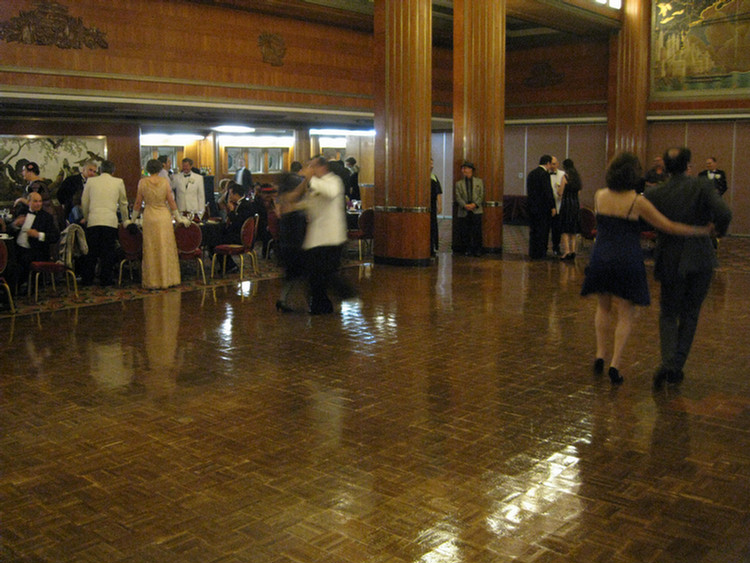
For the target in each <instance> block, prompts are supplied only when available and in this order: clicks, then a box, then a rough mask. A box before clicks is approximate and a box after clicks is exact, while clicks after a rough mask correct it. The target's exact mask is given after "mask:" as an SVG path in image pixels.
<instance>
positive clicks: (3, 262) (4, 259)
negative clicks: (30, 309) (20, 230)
mask: <svg viewBox="0 0 750 563" xmlns="http://www.w3.org/2000/svg"><path fill="white" fill-rule="evenodd" d="M7 265H8V247H6V246H5V241H4V240H0V287H2V288H3V289H4V290H5V293H7V294H8V304H9V305H10V312H11V313H15V312H16V308H15V306H14V305H13V295H12V294H11V292H10V286H9V285H8V282H6V281H5V278H4V277H3V272H4V271H5V267H6V266H7Z"/></svg>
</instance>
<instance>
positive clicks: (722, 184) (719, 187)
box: [698, 168, 728, 195]
mask: <svg viewBox="0 0 750 563" xmlns="http://www.w3.org/2000/svg"><path fill="white" fill-rule="evenodd" d="M698 176H703V177H704V178H708V170H704V171H703V172H701V173H700V174H698ZM714 187H715V188H716V191H717V192H719V195H724V193H725V192H726V191H727V188H728V186H727V173H726V172H724V171H723V170H719V169H718V168H717V169H716V170H714Z"/></svg>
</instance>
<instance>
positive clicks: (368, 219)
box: [357, 208, 375, 238]
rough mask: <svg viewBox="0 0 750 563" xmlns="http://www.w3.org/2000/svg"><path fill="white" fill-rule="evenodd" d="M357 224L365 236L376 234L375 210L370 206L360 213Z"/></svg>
mask: <svg viewBox="0 0 750 563" xmlns="http://www.w3.org/2000/svg"><path fill="white" fill-rule="evenodd" d="M357 226H358V227H359V230H360V231H362V237H363V238H373V237H374V236H375V210H374V209H372V208H370V209H365V210H364V211H363V212H362V213H360V214H359V219H358V220H357Z"/></svg>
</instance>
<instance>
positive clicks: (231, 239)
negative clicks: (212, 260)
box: [221, 198, 255, 244]
mask: <svg viewBox="0 0 750 563" xmlns="http://www.w3.org/2000/svg"><path fill="white" fill-rule="evenodd" d="M253 215H255V213H253V205H252V202H251V201H250V200H249V199H245V198H242V199H241V200H240V204H239V205H238V206H237V208H236V209H235V210H234V211H230V212H229V213H227V224H226V226H225V227H224V236H222V239H221V242H222V244H242V225H243V224H244V222H245V221H246V220H247V219H249V218H250V217H252V216H253Z"/></svg>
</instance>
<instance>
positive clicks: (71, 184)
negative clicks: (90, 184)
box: [57, 160, 98, 219]
mask: <svg viewBox="0 0 750 563" xmlns="http://www.w3.org/2000/svg"><path fill="white" fill-rule="evenodd" d="M97 168H98V166H97V165H96V162H94V161H93V160H87V161H86V162H84V163H83V166H81V172H80V174H72V175H70V176H68V177H67V178H65V179H64V180H63V181H62V184H60V187H59V188H58V189H57V201H59V202H60V205H62V206H63V213H64V216H65V219H67V218H68V215H70V210H71V209H73V200H74V199H76V196H78V199H80V197H81V194H83V186H84V185H85V184H86V180H88V179H89V178H93V177H94V176H96V171H97Z"/></svg>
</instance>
